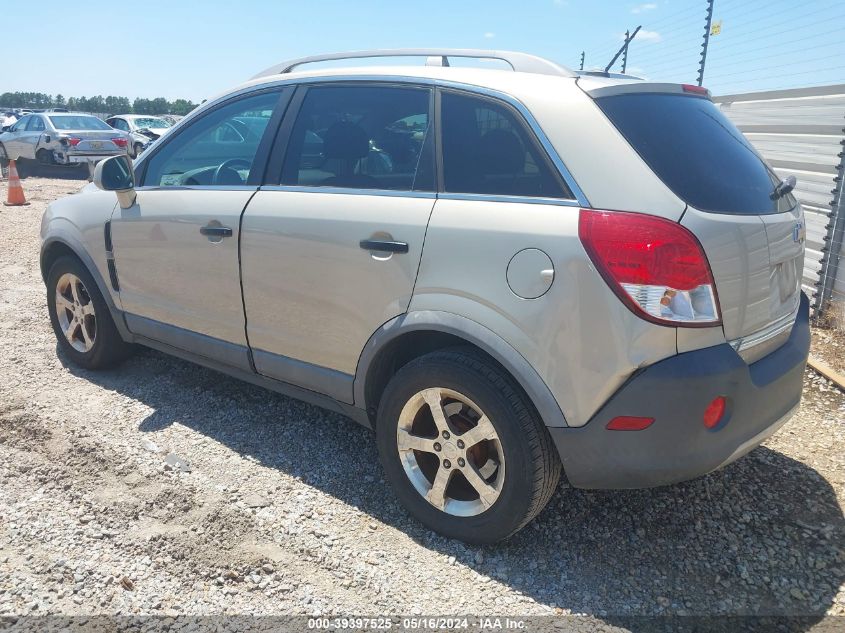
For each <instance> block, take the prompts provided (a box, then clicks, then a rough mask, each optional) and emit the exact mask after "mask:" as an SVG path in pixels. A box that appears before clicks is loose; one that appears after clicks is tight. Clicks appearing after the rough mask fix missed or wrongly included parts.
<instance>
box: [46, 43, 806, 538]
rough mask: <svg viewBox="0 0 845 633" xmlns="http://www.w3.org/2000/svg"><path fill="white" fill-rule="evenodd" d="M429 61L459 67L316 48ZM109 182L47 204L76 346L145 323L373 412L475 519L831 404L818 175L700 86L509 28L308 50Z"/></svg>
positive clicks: (418, 470) (420, 479)
mask: <svg viewBox="0 0 845 633" xmlns="http://www.w3.org/2000/svg"><path fill="white" fill-rule="evenodd" d="M401 55H406V56H422V57H425V58H428V62H429V65H426V66H424V67H423V66H419V67H408V66H399V67H375V66H371V65H370V66H361V67H359V68H349V67H341V68H334V69H325V68H322V69H320V70H318V71H311V72H309V71H308V70H307V69H305V70H302V71H299V70H297V69H298V68H299V67H301V66H302V65H303V64H306V63H310V62H325V61H331V60H335V59H343V58H346V57H348V58H358V57H378V56H391V57H396V56H401ZM451 56H458V57H467V56H474V57H479V58H483V59H498V60H504V61H506V62H507V63H508V64H509V66H510V67H511V68H512V69H513V70H507V71H506V70H493V69H483V70H479V69H477V68H468V67H453V66H450V64H449V63H448V62H449V57H451ZM93 180H94V185H95V186H89V187H87V188H86V189H85V190H83V191H84V193H83V194H82V195H73V196H69V197H68V198H65V199H63V200H59V201H56V202H54V203H52V204H51V205H50V206H49V207H48V208H47V210H46V212H45V215H44V219H43V222H42V224H41V237H42V251H41V272H42V276H43V279H44V281H45V283H46V285H47V303H48V307H49V314H50V319H51V323H52V326H53V329H54V331H55V334H56V338H57V340H58V349H59V351H60V353H61V354H62V355H63V357H64V358H66V359H68V360H69V361H71V362H74V363H76V364H78V365H80V366H82V367H85V368H88V369H96V368H101V367H108V366H111V365H114V364H115V363H117V362H119V361H120V360H121V359H123V358H125V357H126V356H127V355H129V354H130V353H131V352H132V350H133V346H132V344H133V343H139V344H143V345H146V346H149V347H152V348H155V349H159V350H161V351H164V352H167V353H171V354H174V355H176V356H179V357H181V358H185V359H189V360H192V361H194V362H197V363H199V364H202V365H205V366H209V367H212V368H214V369H217V370H219V371H221V372H223V373H226V374H229V375H231V376H235V377H238V378H241V379H245V380H248V381H250V382H253V383H255V384H258V385H262V386H264V387H268V388H270V389H274V390H277V391H280V392H283V393H286V394H289V395H293V396H295V397H298V398H301V399H304V400H308V401H310V402H315V403H318V404H320V405H322V406H325V407H328V408H331V409H333V410H335V411H339V412H342V413H344V414H346V415H349V416H351V417H352V418H354V419H355V420H357V421H359V422H361V423H362V424H364V425H366V426H368V427H371V428H374V429H375V431H376V433H375V442H376V444H377V445H378V450H379V454H380V457H381V462H382V465H383V467H384V472H385V475H386V479H387V480H388V481H389V482H390V483H391V485H392V486H393V488H394V490H395V492H396V495H397V497H398V498H399V499H400V500H401V501H402V503H403V504H404V505H405V506H406V507H407V508H408V509H409V511H410V512H411V513H413V515H414V516H416V517H417V518H418V519H419V520H420V521H422V522H423V523H424V524H425V525H427V526H428V527H430V528H431V529H434V530H437V531H439V532H441V533H443V534H445V535H447V536H450V537H455V538H460V539H464V540H466V541H471V542H475V543H490V542H493V541H497V540H499V539H502V538H505V537H507V536H509V535H510V534H513V533H514V532H515V531H517V530H519V529H520V528H522V527H523V526H524V525H525V524H526V523H528V521H530V520H531V519H532V518H533V517H534V516H536V515H537V514H538V513H539V512H540V511H541V510H542V509H543V506H545V505H546V503H547V502H548V501H549V499H550V498H551V496H552V493H553V492H554V490H555V486H556V485H557V483H558V478H559V476H560V475H561V472H563V473H564V474H565V476H566V479H567V480H568V482H569V483H570V484H571V485H572V486H575V487H580V488H638V487H649V486H661V485H666V484H671V483H674V482H678V481H683V480H686V479H690V478H692V477H697V476H699V475H702V474H704V473H708V472H710V471H713V470H715V469H718V468H720V467H722V466H724V465H726V464H729V463H731V462H732V461H734V460H736V459H739V458H740V457H742V456H743V455H745V454H746V453H747V452H748V451H750V450H752V449H753V448H754V447H756V446H758V445H759V444H760V443H761V442H763V441H764V440H765V439H766V438H768V437H769V436H770V435H772V434H773V433H774V432H776V431H777V430H778V429H779V428H780V427H781V426H782V425H783V424H785V423H786V422H787V421H788V420H789V419H790V417H791V416H792V415H793V414H794V413H795V411H796V410H797V408H798V404H799V402H800V399H801V391H802V384H803V375H804V369H805V364H806V360H807V355H808V351H809V345H810V327H809V301H808V299H807V296H806V295H804V293H802V291H801V277H802V275H801V271H802V270H803V265H804V241H805V235H806V231H805V228H804V216H803V212H802V210H801V207H800V205H799V204H798V203H797V201H796V199H795V197H794V196H793V195H792V193H791V192H792V189H793V188H794V186H795V180H794V178H792V177H789V178H786V179H784V180H781V179H780V178H778V177H776V176H775V173H774V171H773V170H772V169H771V168H770V167H769V166H768V165H767V164H766V163H765V162H764V161H763V159H762V158H761V157H760V156H759V154H757V152H756V151H755V150H754V148H753V147H752V146H751V145H750V144H749V143H748V141H747V140H746V139H745V138H744V137H743V135H742V134H741V133H740V132H739V131H738V130H737V129H736V128H735V127H734V126H733V125H732V124H731V123H730V121H729V120H728V119H727V118H726V117H725V116H724V114H723V113H722V112H721V111H720V110H719V108H717V107H716V105H715V104H714V103H713V102H712V100H711V98H710V93H709V92H708V91H707V90H706V89H704V88H702V87H700V86H696V85H681V84H669V83H657V82H648V81H639V80H635V79H630V78H619V77H610V76H606V75H602V76H590V75H589V74H585V73H579V72H576V71H572V70H569V69H567V68H563V67H561V66H559V65H557V64H555V63H553V62H550V61H548V60H544V59H541V58H538V57H534V56H531V55H525V54H521V53H508V52H503V51H467V50H465V49H462V50H458V51H448V50H437V49H434V50H432V49H415V50H411V51H369V52H357V53H349V54H345V55H344V54H336V55H326V56H320V57H314V58H305V59H299V60H293V61H289V62H286V63H283V64H279V65H278V66H274V67H272V68H269V69H267V70H266V71H265V72H263V73H261V74H259V75H258V76H256V77H255V78H253V79H252V80H251V81H249V82H247V83H245V84H242V85H241V86H239V87H237V88H235V89H233V90H232V91H230V92H228V93H225V94H223V95H221V96H220V97H218V98H216V99H212V100H209V102H207V103H206V104H204V105H202V106H201V107H199V108H198V109H196V110H194V111H193V112H192V113H191V114H190V115H189V116H188V118H187V120H186V121H183V122H182V123H180V124H179V126H178V127H177V128H176V129H174V130H173V131H172V132H170V133H168V134H167V135H166V136H165V137H164V138H162V139H161V140H160V141H159V142H157V143H156V144H155V145H154V146H153V147H152V148H150V149H149V150H148V151H146V152H144V154H143V155H142V156H141V158H140V159H139V160H137V161H135V163H134V165H133V164H131V163H130V161H129V159H128V158H125V157H117V158H111V159H108V160H106V161H104V162H103V163H101V164H100V165H98V166H97V170H96V171H95V174H94V178H93ZM97 187H99V188H100V189H102V190H104V191H98V190H97ZM114 192H117V195H116V196H115V193H114ZM116 202H117V203H119V204H115V203H116ZM220 380H221V383H222V382H223V381H225V379H223V378H221V379H220ZM69 406H71V405H69ZM314 432H315V433H320V431H319V430H318V429H315V430H314ZM278 448H279V450H285V448H284V447H278ZM368 457H369V453H366V454H361V453H360V452H356V451H355V450H354V449H353V450H348V451H345V452H344V454H343V455H340V456H338V455H324V456H320V457H319V458H321V459H347V460H354V459H367V458H368ZM303 468H305V466H303ZM360 484H361V485H364V486H366V485H367V484H366V483H364V482H360ZM728 494H730V493H729V492H728ZM564 503H565V502H564Z"/></svg>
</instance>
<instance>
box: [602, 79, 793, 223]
mask: <svg viewBox="0 0 845 633" xmlns="http://www.w3.org/2000/svg"><path fill="white" fill-rule="evenodd" d="M596 103H598V104H599V107H601V109H602V110H603V111H604V113H605V114H607V116H608V117H609V118H610V120H611V121H612V122H613V124H614V125H615V126H616V127H617V128H618V129H619V131H620V132H621V133H622V135H623V136H625V138H626V139H628V142H629V143H630V144H631V145H632V146H633V147H634V149H635V150H637V152H638V153H639V154H640V156H642V158H643V160H645V162H646V163H648V165H649V167H651V169H652V170H654V172H655V173H656V174H657V175H658V176H659V177H660V179H661V180H663V182H664V183H666V185H667V186H668V187H669V188H670V189H671V190H672V191H674V192H675V194H676V195H678V197H680V198H681V199H682V200H684V201H685V202H687V203H689V204H690V205H692V206H693V207H695V208H697V209H701V210H703V211H715V212H718V213H737V214H757V213H773V212H776V211H777V210H778V208H777V207H778V203H777V202H775V201H774V200H772V197H771V193H772V190H773V189H774V186H775V184H776V182H777V180H776V179H775V177H774V176H773V175H772V173H771V171H770V170H769V169H768V167H766V165H765V164H764V163H763V160H762V159H761V158H760V157H759V156H758V155H757V152H756V151H754V148H752V147H751V145H750V144H749V142H748V141H747V140H746V139H745V137H744V136H743V135H742V133H741V132H740V131H739V130H737V129H736V127H734V125H733V124H732V123H731V122H730V121H728V119H727V118H726V117H725V116H724V115H723V114H722V113H721V111H720V110H719V109H718V108H717V107H716V105H715V104H714V103H713V102H711V101H710V100H709V99H703V98H700V97H691V96H686V95H672V94H627V95H616V96H612V97H603V98H600V99H597V100H596ZM787 198H790V200H788V201H787V200H784V202H792V203H794V201H792V200H791V196H788V197H787ZM790 206H791V205H790Z"/></svg>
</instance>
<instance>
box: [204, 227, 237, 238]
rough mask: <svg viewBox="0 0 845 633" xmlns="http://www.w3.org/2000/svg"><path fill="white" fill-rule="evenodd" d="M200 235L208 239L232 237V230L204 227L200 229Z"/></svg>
mask: <svg viewBox="0 0 845 633" xmlns="http://www.w3.org/2000/svg"><path fill="white" fill-rule="evenodd" d="M200 235H207V236H208V237H232V229H230V228H229V227H228V226H211V225H209V226H203V227H202V228H200Z"/></svg>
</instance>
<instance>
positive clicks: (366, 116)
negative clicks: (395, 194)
mask: <svg viewBox="0 0 845 633" xmlns="http://www.w3.org/2000/svg"><path fill="white" fill-rule="evenodd" d="M430 101H431V91H430V90H428V89H425V88H411V87H408V88H403V87H392V86H390V87H388V86H324V87H317V88H311V89H309V90H308V93H307V95H306V97H305V99H304V100H303V103H302V107H301V109H300V111H299V114H298V115H297V118H296V122H295V124H294V126H293V130H292V132H291V138H290V142H289V144H288V151H287V154H286V157H285V163H284V166H283V168H282V179H281V181H282V184H286V185H301V186H308V187H346V188H355V189H393V190H399V191H411V190H422V191H431V190H432V189H433V187H434V177H433V176H434V155H433V138H431V136H432V135H431V125H430V123H431V117H430V113H429V104H430Z"/></svg>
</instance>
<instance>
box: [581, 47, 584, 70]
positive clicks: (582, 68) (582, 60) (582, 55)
mask: <svg viewBox="0 0 845 633" xmlns="http://www.w3.org/2000/svg"><path fill="white" fill-rule="evenodd" d="M581 70H584V51H581Z"/></svg>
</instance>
